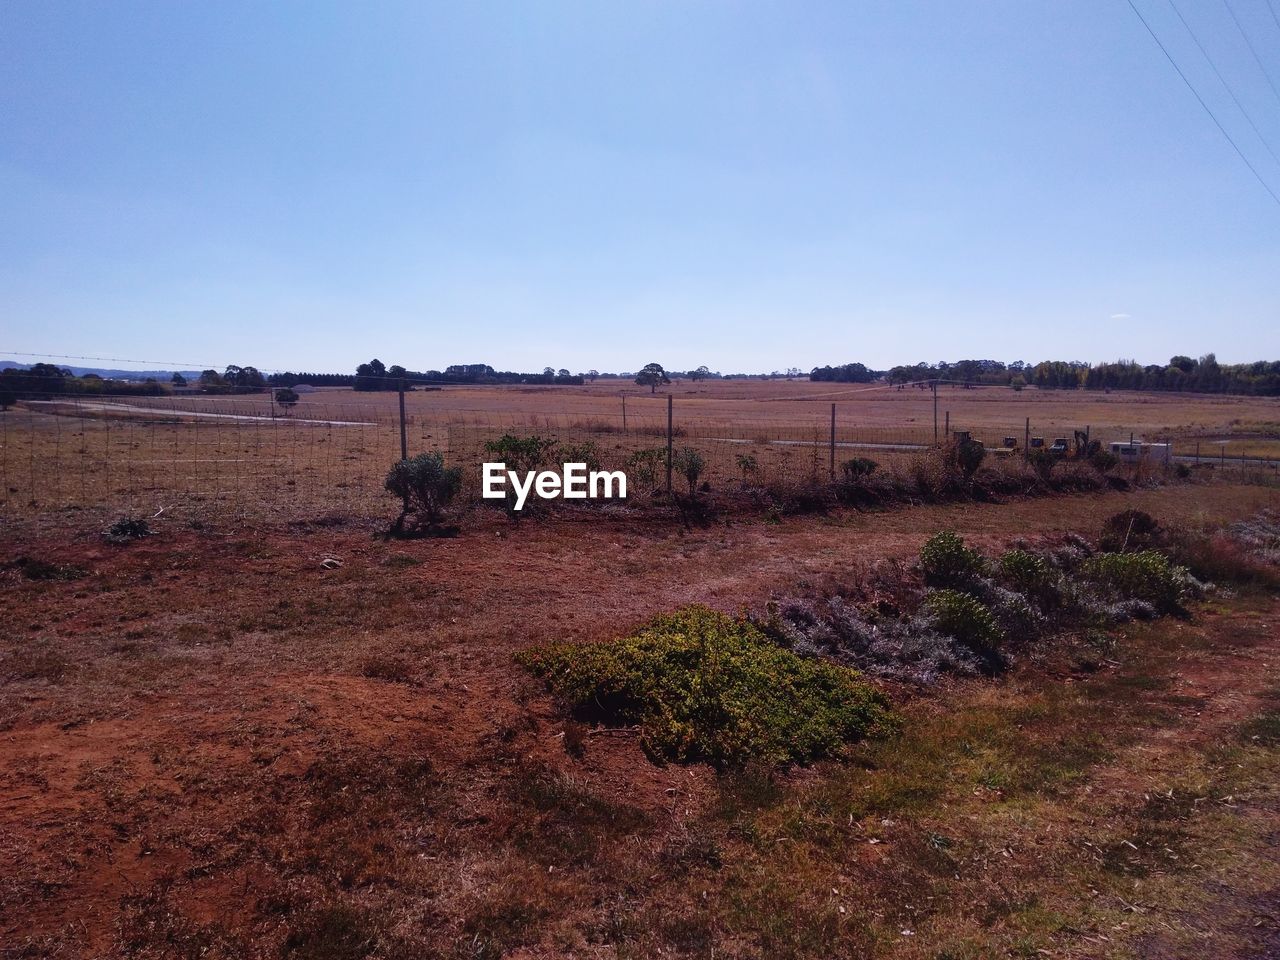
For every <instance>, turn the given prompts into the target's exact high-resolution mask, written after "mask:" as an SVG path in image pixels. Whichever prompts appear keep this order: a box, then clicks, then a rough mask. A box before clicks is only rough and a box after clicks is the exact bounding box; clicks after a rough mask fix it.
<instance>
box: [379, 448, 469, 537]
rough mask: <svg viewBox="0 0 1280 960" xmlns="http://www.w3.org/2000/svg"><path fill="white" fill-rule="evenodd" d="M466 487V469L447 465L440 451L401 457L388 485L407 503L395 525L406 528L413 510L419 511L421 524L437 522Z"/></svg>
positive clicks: (388, 475) (396, 527) (392, 471)
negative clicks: (407, 520)
mask: <svg viewBox="0 0 1280 960" xmlns="http://www.w3.org/2000/svg"><path fill="white" fill-rule="evenodd" d="M461 487H462V469H461V468H460V467H446V466H445V465H444V457H442V456H441V455H440V454H439V453H420V454H418V455H417V456H416V457H410V458H409V459H408V460H400V461H398V462H397V463H395V464H394V465H393V466H392V467H391V471H390V472H389V473H388V474H387V480H386V488H387V490H388V491H389V492H390V493H393V494H395V495H396V496H397V497H399V498H400V499H401V501H402V502H403V504H404V509H403V510H401V511H400V517H399V519H398V520H396V525H395V529H397V530H401V529H403V528H404V521H405V518H406V517H407V516H408V515H409V514H410V513H416V514H417V515H418V525H419V526H422V525H424V524H425V525H427V526H434V525H436V524H438V523H439V522H440V521H441V520H442V519H443V518H444V512H445V510H446V509H447V508H448V506H449V504H450V503H452V502H453V498H454V497H455V496H457V495H458V490H459V489H461Z"/></svg>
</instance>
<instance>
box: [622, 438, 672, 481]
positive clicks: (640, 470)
mask: <svg viewBox="0 0 1280 960" xmlns="http://www.w3.org/2000/svg"><path fill="white" fill-rule="evenodd" d="M666 466H667V451H666V450H664V449H662V448H661V447H650V448H648V449H646V450H637V451H636V452H635V453H633V454H631V456H630V457H628V458H627V476H628V477H630V478H631V479H633V480H634V481H635V483H636V485H637V487H641V488H644V489H647V490H653V489H655V488H656V487H657V486H658V478H659V475H660V474H661V473H662V471H664V470H666Z"/></svg>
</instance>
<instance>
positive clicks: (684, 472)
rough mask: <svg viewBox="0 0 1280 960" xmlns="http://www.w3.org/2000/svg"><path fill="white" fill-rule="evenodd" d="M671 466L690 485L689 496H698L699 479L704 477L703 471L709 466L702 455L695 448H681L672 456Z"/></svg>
mask: <svg viewBox="0 0 1280 960" xmlns="http://www.w3.org/2000/svg"><path fill="white" fill-rule="evenodd" d="M671 466H672V469H674V470H675V472H676V473H678V474H680V476H682V477H684V479H685V481H686V482H687V483H688V484H689V496H691V497H692V496H693V495H694V494H696V493H697V492H698V478H699V477H701V476H702V471H703V470H704V469H706V466H707V461H706V459H705V458H704V457H703V456H702V454H700V453H699V452H698V451H697V450H695V449H694V448H693V447H681V448H680V449H679V450H677V451H676V452H675V454H674V455H673V456H672V458H671Z"/></svg>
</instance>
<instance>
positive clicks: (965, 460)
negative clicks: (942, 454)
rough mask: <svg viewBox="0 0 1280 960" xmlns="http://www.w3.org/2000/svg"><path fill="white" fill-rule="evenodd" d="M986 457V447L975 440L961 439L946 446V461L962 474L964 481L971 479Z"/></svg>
mask: <svg viewBox="0 0 1280 960" xmlns="http://www.w3.org/2000/svg"><path fill="white" fill-rule="evenodd" d="M986 458H987V448H986V447H984V446H983V445H982V444H981V443H979V442H978V441H976V440H961V441H960V442H958V443H953V444H951V445H950V446H949V447H947V460H948V462H950V463H951V464H952V466H954V467H955V468H956V469H957V470H959V471H960V472H961V473H962V474H964V478H965V480H966V481H968V480H972V479H973V475H974V474H975V473H977V472H978V468H979V467H980V466H982V461H983V460H985V459H986Z"/></svg>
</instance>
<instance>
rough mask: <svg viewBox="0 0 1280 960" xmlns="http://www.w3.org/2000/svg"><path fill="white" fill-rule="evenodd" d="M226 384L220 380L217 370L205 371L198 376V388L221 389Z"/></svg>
mask: <svg viewBox="0 0 1280 960" xmlns="http://www.w3.org/2000/svg"><path fill="white" fill-rule="evenodd" d="M225 384H226V381H225V380H223V379H222V374H220V373H219V372H218V371H217V370H205V371H204V372H203V373H201V374H200V386H202V387H221V386H224V385H225Z"/></svg>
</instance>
